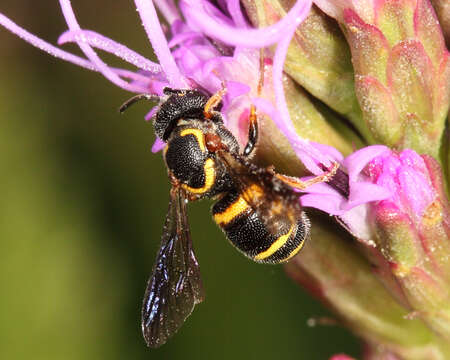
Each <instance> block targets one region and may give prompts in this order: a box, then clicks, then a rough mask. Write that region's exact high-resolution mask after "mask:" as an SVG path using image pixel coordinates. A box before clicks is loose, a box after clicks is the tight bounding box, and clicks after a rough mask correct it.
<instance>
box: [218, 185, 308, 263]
mask: <svg viewBox="0 0 450 360" xmlns="http://www.w3.org/2000/svg"><path fill="white" fill-rule="evenodd" d="M212 213H213V217H214V220H215V222H216V223H217V224H218V225H219V226H220V227H221V228H222V229H223V231H224V232H225V234H226V236H227V238H228V239H229V240H230V242H231V243H232V244H233V245H234V246H235V247H236V248H237V249H239V250H240V251H241V252H242V253H244V255H246V256H247V257H249V258H251V259H252V260H254V261H257V262H262V263H270V264H277V263H280V262H285V261H288V260H289V259H290V258H292V257H293V256H294V255H295V254H297V252H298V251H300V249H301V248H302V246H303V244H304V241H305V239H306V238H307V237H308V235H309V220H308V218H307V217H306V215H305V213H304V212H301V213H300V216H299V218H298V219H296V220H294V221H292V222H289V221H288V220H287V219H285V220H286V221H285V223H284V224H282V225H281V226H280V227H281V229H279V231H277V233H276V234H273V233H271V232H270V231H269V230H268V228H267V225H266V223H265V222H264V221H263V220H262V219H261V218H260V216H259V214H258V213H256V212H255V211H254V210H253V209H252V208H251V206H250V205H249V204H248V203H247V202H246V201H245V200H244V198H243V196H242V195H241V194H239V193H236V192H229V193H227V194H226V195H225V196H224V197H223V198H222V199H221V200H219V201H218V202H217V203H216V204H215V205H214V206H213V208H212Z"/></svg>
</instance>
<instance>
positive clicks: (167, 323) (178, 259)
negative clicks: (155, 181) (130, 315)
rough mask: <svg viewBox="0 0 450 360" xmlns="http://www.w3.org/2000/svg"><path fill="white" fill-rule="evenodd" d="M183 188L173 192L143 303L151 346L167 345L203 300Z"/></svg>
mask: <svg viewBox="0 0 450 360" xmlns="http://www.w3.org/2000/svg"><path fill="white" fill-rule="evenodd" d="M203 298H204V293H203V286H202V281H201V278H200V268H199V265H198V262H197V259H196V258H195V255H194V250H193V248H192V241H191V236H190V232H189V224H188V219H187V213H186V198H185V196H184V193H183V191H182V189H180V188H178V187H174V188H172V189H171V191H170V203H169V210H168V213H167V217H166V222H165V225H164V229H163V234H162V237H161V247H160V249H159V252H158V256H157V257H156V262H155V264H154V267H153V272H152V275H151V277H150V279H149V282H148V285H147V290H146V292H145V296H144V302H143V306H142V332H143V334H144V338H145V341H146V342H147V345H148V346H150V347H159V346H161V345H163V344H164V343H165V342H166V341H167V340H168V339H169V338H170V337H171V336H172V335H174V334H175V333H176V332H177V331H178V329H179V328H180V327H181V325H183V323H184V321H185V320H186V318H187V317H188V316H189V315H190V314H191V312H192V310H193V309H194V307H195V305H196V304H198V303H200V302H201V301H203Z"/></svg>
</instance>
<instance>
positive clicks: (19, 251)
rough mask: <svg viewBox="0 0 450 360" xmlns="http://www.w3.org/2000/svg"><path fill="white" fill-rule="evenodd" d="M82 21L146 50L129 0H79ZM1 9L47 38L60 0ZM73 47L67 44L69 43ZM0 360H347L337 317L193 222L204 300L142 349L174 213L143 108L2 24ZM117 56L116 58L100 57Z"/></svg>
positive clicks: (274, 270) (208, 223)
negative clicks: (144, 309) (149, 295)
mask: <svg viewBox="0 0 450 360" xmlns="http://www.w3.org/2000/svg"><path fill="white" fill-rule="evenodd" d="M73 5H74V7H75V11H76V13H77V15H78V18H79V20H80V23H81V25H82V27H85V28H88V29H93V30H96V31H98V32H100V33H102V34H104V35H106V36H108V37H111V38H113V39H115V40H117V41H119V42H121V43H124V44H127V45H128V46H129V47H130V48H132V49H135V50H137V51H139V52H141V53H142V54H143V55H145V56H147V57H151V56H152V55H151V48H150V46H149V43H148V41H147V39H146V36H145V33H144V30H143V28H142V27H141V25H140V20H139V18H138V15H137V13H136V11H135V8H134V4H133V3H132V2H131V1H130V2H125V1H106V0H96V1H92V0H91V1H87V0H79V1H73ZM0 12H3V13H4V14H5V15H7V16H9V17H10V18H12V19H13V20H14V21H16V22H17V23H18V24H19V25H21V26H24V27H25V28H26V29H28V30H29V31H31V32H32V33H34V34H37V35H38V36H40V37H42V38H44V39H46V40H48V41H50V42H51V43H53V44H55V43H56V39H57V36H58V35H59V34H60V33H61V32H62V31H64V30H65V29H66V27H65V25H64V21H63V18H62V15H61V12H60V10H59V6H58V4H57V1H32V0H27V1H25V0H2V1H1V2H0ZM65 48H66V49H69V50H71V51H73V52H77V53H78V51H77V49H76V47H75V46H67V47H65ZM0 49H1V56H0V80H1V82H0V119H1V120H0V164H1V170H0V181H1V182H0V185H1V194H2V195H1V202H0V238H1V242H0V254H1V255H0V279H1V280H0V284H1V297H0V358H1V359H34V360H37V359H66V360H68V359H83V360H88V359H128V358H130V359H131V358H132V359H174V360H176V359H211V358H213V359H230V358H234V359H261V360H264V359H274V358H280V359H327V358H328V357H329V356H330V355H332V354H334V353H337V352H346V353H348V354H353V355H356V354H358V352H359V346H358V344H357V341H356V340H355V339H354V338H353V337H352V335H351V334H349V333H348V332H347V331H346V330H344V329H342V328H340V327H329V326H328V327H321V326H318V327H313V328H311V327H308V326H307V324H306V322H307V319H309V318H311V317H318V316H330V314H329V313H328V312H327V310H326V309H324V308H323V307H321V306H320V305H319V304H318V303H317V302H316V301H315V300H314V299H312V298H311V297H309V295H307V294H306V292H305V291H304V290H302V289H300V288H298V287H297V286H296V285H295V284H294V283H293V282H291V281H290V280H289V279H288V278H287V277H286V276H285V274H284V272H283V269H282V267H281V266H264V265H258V264H255V263H252V262H251V261H249V260H247V259H245V258H244V257H243V256H242V255H240V254H239V253H238V252H237V251H235V250H234V249H233V248H232V247H231V246H230V245H229V244H228V242H227V241H226V240H225V238H224V236H223V235H222V233H221V231H220V230H219V229H218V228H217V227H216V226H215V225H214V224H213V222H212V220H211V218H210V214H209V208H210V206H211V203H210V202H208V201H205V202H202V203H196V204H191V205H190V208H189V215H190V223H191V231H192V237H193V239H194V246H195V248H196V253H197V256H198V258H199V262H200V264H201V269H202V275H203V281H204V285H205V288H206V295H207V297H206V301H205V302H204V303H203V304H201V305H199V306H197V308H196V309H195V311H194V313H193V315H192V316H191V317H190V318H189V319H188V321H187V323H186V324H185V326H183V328H182V329H181V331H180V332H179V333H178V334H177V335H176V336H175V337H174V338H173V339H172V340H171V341H170V342H169V343H168V344H166V345H165V346H163V347H162V348H161V349H157V350H150V349H147V348H146V346H145V343H144V340H143V338H142V336H141V331H140V307H141V301H142V296H143V293H144V290H145V286H146V282H147V278H148V276H149V273H150V271H151V268H152V264H153V261H154V257H155V254H156V251H157V249H158V245H159V238H160V235H161V230H162V225H163V222H164V217H165V214H166V210H167V202H168V188H169V186H168V182H167V178H166V171H165V168H164V165H163V163H162V160H161V156H160V154H157V155H153V154H152V153H151V151H150V147H151V144H152V143H153V140H154V135H153V130H152V126H151V124H148V123H145V122H144V121H143V115H144V114H145V113H146V111H147V110H148V104H139V105H136V106H135V107H133V108H132V109H130V110H129V111H128V112H127V114H126V115H125V116H119V114H118V112H117V108H118V107H119V105H120V104H121V103H122V102H123V101H124V100H126V99H127V98H128V97H129V96H130V94H129V93H126V92H125V91H123V90H121V89H118V88H116V87H115V86H113V85H111V84H110V83H109V82H108V81H107V80H105V79H104V78H102V77H101V76H100V75H98V74H96V73H93V72H89V71H87V70H83V69H81V68H77V67H76V66H74V65H72V64H69V63H65V62H63V61H59V60H56V59H54V58H52V57H50V56H49V55H47V54H45V53H43V52H41V51H39V50H37V49H35V48H33V47H31V46H30V45H28V44H26V43H25V42H23V41H22V40H20V39H18V38H17V37H15V36H13V35H11V34H10V33H9V32H7V31H5V30H4V29H3V28H0ZM105 59H107V60H108V61H109V62H110V63H113V64H117V63H116V61H115V60H113V59H112V58H111V57H108V56H106V57H105Z"/></svg>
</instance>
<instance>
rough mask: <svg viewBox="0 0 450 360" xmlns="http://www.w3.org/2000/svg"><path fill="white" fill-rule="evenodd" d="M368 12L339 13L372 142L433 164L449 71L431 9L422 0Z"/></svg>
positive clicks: (449, 82)
mask: <svg viewBox="0 0 450 360" xmlns="http://www.w3.org/2000/svg"><path fill="white" fill-rule="evenodd" d="M347 5H348V4H347ZM371 6H373V8H372V9H365V10H364V11H363V8H362V7H359V8H358V7H356V5H355V7H353V8H350V7H346V6H342V8H341V9H340V10H341V14H342V17H341V18H340V20H341V21H342V22H343V28H344V32H345V35H346V37H347V40H348V43H349V45H350V48H351V52H352V61H353V66H354V70H355V75H356V82H355V87H356V94H357V97H358V100H359V103H360V105H361V108H362V111H363V114H364V119H365V120H366V122H367V124H368V126H369V128H370V131H371V132H372V134H373V136H374V137H375V139H376V140H377V142H380V143H384V144H386V145H388V146H390V147H392V148H396V149H405V148H412V149H414V150H416V151H417V152H419V153H425V154H429V155H432V156H433V157H435V158H437V157H438V152H439V149H440V144H441V137H442V132H443V130H444V124H445V117H446V114H447V111H448V107H449V93H450V91H449V89H450V65H449V54H448V51H447V50H446V48H445V43H444V38H443V36H442V32H441V29H440V27H439V23H438V21H437V19H436V17H435V15H434V12H433V9H432V7H431V5H430V3H429V2H428V1H427V0H417V1H406V0H405V1H384V2H380V3H378V2H374V3H373V4H372V5H371Z"/></svg>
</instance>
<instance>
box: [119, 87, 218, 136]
mask: <svg viewBox="0 0 450 360" xmlns="http://www.w3.org/2000/svg"><path fill="white" fill-rule="evenodd" d="M163 91H164V96H157V95H150V94H139V95H136V96H134V97H132V98H131V99H129V100H128V101H126V102H125V103H124V104H123V105H122V106H121V107H120V108H119V112H120V113H123V112H124V111H125V110H126V109H128V107H130V106H131V105H133V104H134V103H136V102H138V101H140V100H143V99H145V100H151V101H159V108H158V111H157V112H156V115H155V116H154V122H153V126H154V128H155V133H156V135H157V136H158V137H159V138H160V139H162V140H163V141H167V139H168V138H169V136H170V134H171V133H172V130H173V129H174V128H175V127H176V125H177V123H178V120H180V119H184V120H189V119H204V117H205V116H204V109H205V105H206V103H207V102H208V99H209V98H210V97H209V96H208V95H205V94H204V93H203V92H201V91H199V90H188V89H183V90H179V89H171V88H165V89H164V90H163Z"/></svg>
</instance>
